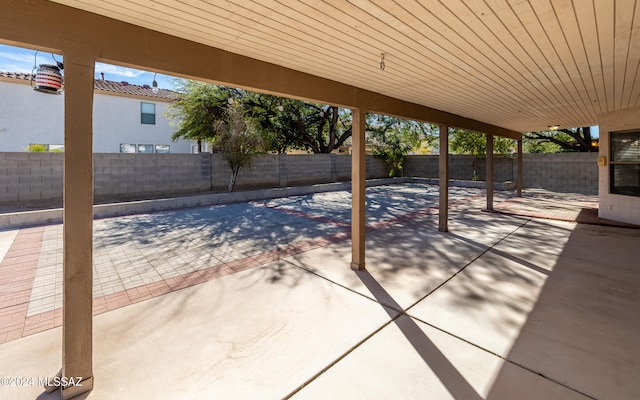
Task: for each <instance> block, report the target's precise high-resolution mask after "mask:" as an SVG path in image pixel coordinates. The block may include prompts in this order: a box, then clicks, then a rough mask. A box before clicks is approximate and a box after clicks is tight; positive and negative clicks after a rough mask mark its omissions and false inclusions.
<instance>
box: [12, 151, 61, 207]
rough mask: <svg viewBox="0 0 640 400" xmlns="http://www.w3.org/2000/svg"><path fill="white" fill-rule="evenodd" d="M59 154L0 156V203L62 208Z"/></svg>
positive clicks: (13, 154)
mask: <svg viewBox="0 0 640 400" xmlns="http://www.w3.org/2000/svg"><path fill="white" fill-rule="evenodd" d="M63 160H64V158H63V155H62V154H61V153H0V204H12V203H24V202H32V203H38V202H42V201H44V202H51V201H56V202H57V203H56V204H58V205H62V164H63Z"/></svg>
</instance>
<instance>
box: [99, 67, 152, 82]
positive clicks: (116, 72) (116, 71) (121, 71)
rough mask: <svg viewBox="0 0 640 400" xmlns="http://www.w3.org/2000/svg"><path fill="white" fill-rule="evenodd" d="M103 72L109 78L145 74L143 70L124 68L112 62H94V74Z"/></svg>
mask: <svg viewBox="0 0 640 400" xmlns="http://www.w3.org/2000/svg"><path fill="white" fill-rule="evenodd" d="M101 72H104V75H105V78H106V79H110V80H117V79H115V78H114V76H115V77H124V78H137V77H139V76H140V75H143V74H146V73H147V72H145V71H140V70H138V69H133V68H125V67H120V66H117V65H112V64H104V63H96V75H100V73H101Z"/></svg>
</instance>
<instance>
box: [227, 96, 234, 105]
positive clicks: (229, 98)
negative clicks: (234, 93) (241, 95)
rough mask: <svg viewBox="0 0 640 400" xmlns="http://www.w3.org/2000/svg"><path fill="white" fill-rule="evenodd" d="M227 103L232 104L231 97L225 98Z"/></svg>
mask: <svg viewBox="0 0 640 400" xmlns="http://www.w3.org/2000/svg"><path fill="white" fill-rule="evenodd" d="M227 103H229V104H233V97H231V96H229V97H227Z"/></svg>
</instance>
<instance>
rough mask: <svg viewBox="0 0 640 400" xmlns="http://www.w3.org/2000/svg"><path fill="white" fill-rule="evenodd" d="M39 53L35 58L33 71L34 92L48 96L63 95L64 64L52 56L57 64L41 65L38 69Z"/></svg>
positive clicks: (32, 83) (32, 84)
mask: <svg viewBox="0 0 640 400" xmlns="http://www.w3.org/2000/svg"><path fill="white" fill-rule="evenodd" d="M37 57H38V52H37V51H36V54H35V55H34V57H33V70H31V86H32V87H33V90H36V91H38V92H40V93H47V94H61V93H62V72H61V71H62V70H63V69H64V64H62V63H61V62H60V61H58V60H56V58H55V57H54V56H53V54H51V57H52V58H53V61H55V64H40V65H38V67H37V69H36V61H37ZM34 71H35V74H34Z"/></svg>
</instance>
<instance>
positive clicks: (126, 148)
mask: <svg viewBox="0 0 640 400" xmlns="http://www.w3.org/2000/svg"><path fill="white" fill-rule="evenodd" d="M135 152H136V145H135V144H131V143H120V153H135Z"/></svg>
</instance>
